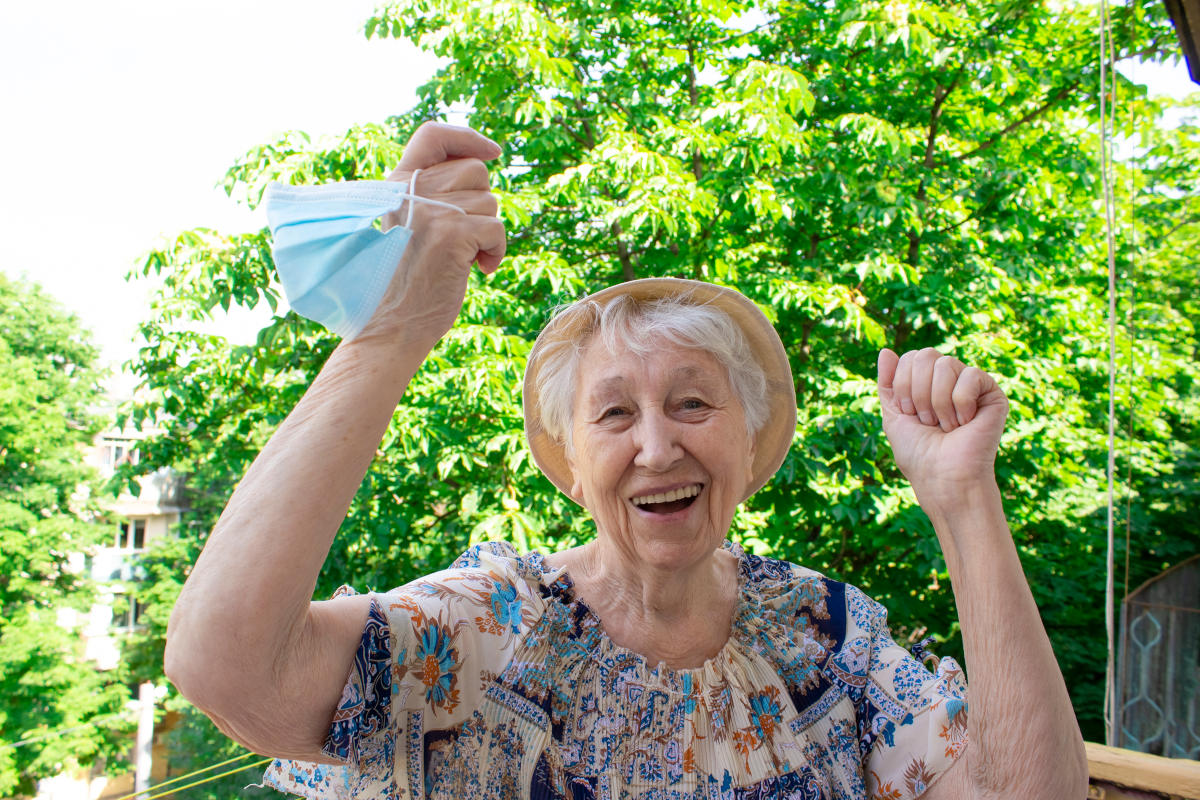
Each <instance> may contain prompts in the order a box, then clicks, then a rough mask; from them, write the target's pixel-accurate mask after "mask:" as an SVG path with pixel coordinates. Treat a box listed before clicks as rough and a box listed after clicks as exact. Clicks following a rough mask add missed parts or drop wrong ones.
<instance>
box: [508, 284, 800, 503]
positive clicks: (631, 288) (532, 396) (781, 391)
mask: <svg viewBox="0 0 1200 800" xmlns="http://www.w3.org/2000/svg"><path fill="white" fill-rule="evenodd" d="M681 294H688V295H689V296H690V297H691V298H692V299H693V300H694V301H695V303H696V304H697V305H702V304H709V305H713V306H716V307H717V308H719V309H720V310H721V311H724V312H725V313H726V314H728V315H729V317H730V318H731V319H732V320H733V321H734V322H736V323H737V325H738V327H739V328H741V330H742V334H743V335H744V336H745V337H746V341H747V343H748V344H749V346H750V350H751V352H753V354H754V358H755V360H757V361H758V363H759V364H760V365H761V366H762V368H763V371H764V372H765V373H766V377H767V400H768V409H769V410H768V412H767V420H766V422H765V423H764V424H763V427H762V430H760V431H759V432H758V436H757V438H756V440H755V442H756V445H755V456H754V469H753V475H752V477H751V480H750V485H749V486H747V488H746V494H745V496H743V497H742V498H741V499H742V500H745V499H746V498H747V497H749V496H750V495H752V494H754V493H755V492H757V491H758V490H759V489H761V488H762V487H763V485H764V484H766V482H767V481H768V480H770V479H771V476H772V475H774V474H775V471H776V470H778V469H779V466H780V465H781V464H782V463H783V459H784V456H786V455H787V451H788V448H789V447H790V446H791V444H792V435H793V433H795V430H796V387H795V385H794V384H793V383H792V370H791V366H790V365H789V364H788V359H787V354H786V353H785V352H784V349H783V342H781V341H780V339H779V334H778V333H776V332H775V328H774V327H773V326H772V325H771V323H770V321H768V320H767V318H766V316H765V315H764V314H763V313H762V311H760V310H759V308H758V306H756V305H754V303H753V302H752V301H751V300H750V299H749V298H747V297H746V296H745V295H743V294H741V293H739V292H736V291H734V290H732V289H726V288H725V287H722V286H717V285H715V284H711V283H704V282H703V281H688V280H681V279H679V278H645V279H643V280H637V281H629V282H627V283H620V284H617V285H616V286H610V287H608V288H607V289H601V290H600V291H598V292H596V293H594V294H591V295H588V296H587V297H586V298H584V299H585V300H593V301H595V302H597V303H599V304H600V305H601V306H604V305H607V304H608V303H609V302H611V301H612V300H613V298H615V297H618V296H621V295H629V296H630V297H632V298H633V299H635V300H640V301H646V300H657V299H659V298H663V297H674V296H676V295H681ZM565 324H566V323H565V322H564V321H563V319H562V318H561V317H558V318H556V319H554V320H552V321H551V322H550V324H549V325H547V326H546V327H545V328H544V329H543V330H542V332H541V334H539V335H538V338H537V341H536V342H534V345H533V349H532V350H531V351H530V353H529V362H528V364H527V366H526V367H525V382H524V386H523V388H522V392H521V394H522V398H523V405H524V410H525V438H526V439H527V440H528V442H529V449H530V450H531V451H532V452H533V460H534V462H536V463H537V465H538V467H540V468H541V470H542V472H544V473H545V474H546V477H547V478H549V479H550V480H551V482H553V483H554V485H555V486H557V487H558V488H559V489H561V490H562V492H563V493H564V494H565V495H567V496H568V497H570V496H571V484H572V478H571V470H570V468H569V467H568V466H567V455H566V450H565V448H564V446H563V445H562V444H561V443H560V442H557V441H555V440H554V439H553V437H551V436H550V435H549V434H548V433H546V431H545V429H544V428H543V427H542V415H541V407H540V404H539V402H538V396H537V376H538V371H539V367H540V366H541V365H540V363H539V361H540V359H539V358H538V355H539V352H540V350H541V348H542V346H543V345H544V344H545V343H546V342H548V341H551V340H554V339H562V338H570V336H571V333H570V332H569V331H566V330H564V329H563V326H564V325H565Z"/></svg>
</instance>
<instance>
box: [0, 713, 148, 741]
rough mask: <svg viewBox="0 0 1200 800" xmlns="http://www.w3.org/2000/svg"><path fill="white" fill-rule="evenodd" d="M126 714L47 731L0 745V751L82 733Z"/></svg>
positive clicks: (110, 715) (108, 716) (111, 715)
mask: <svg viewBox="0 0 1200 800" xmlns="http://www.w3.org/2000/svg"><path fill="white" fill-rule="evenodd" d="M128 713H129V712H127V711H119V712H117V713H115V714H108V715H106V716H103V717H96V718H95V719H93V720H92V721H90V722H85V723H84V724H83V725H76V726H74V727H73V728H60V729H58V730H56V731H48V732H46V733H42V734H39V735H37V736H30V737H28V738H25V739H21V740H19V741H16V742H8V743H5V744H0V750H13V749H16V748H18V747H24V746H25V745H27V744H33V743H34V742H40V741H42V740H44V739H53V738H54V737H55V736H63V735H64V734H68V733H74V732H75V731H82V730H87V729H88V728H94V727H96V726H97V725H99V724H100V723H101V722H106V721H108V720H110V719H116V718H118V717H127V716H128ZM130 721H131V722H132V720H130Z"/></svg>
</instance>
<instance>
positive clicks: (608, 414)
mask: <svg viewBox="0 0 1200 800" xmlns="http://www.w3.org/2000/svg"><path fill="white" fill-rule="evenodd" d="M628 413H629V412H628V411H626V410H625V409H624V408H621V407H620V406H613V407H612V408H606V409H604V411H603V412H602V413H601V414H600V419H612V418H614V417H623V416H625V415H626V414H628Z"/></svg>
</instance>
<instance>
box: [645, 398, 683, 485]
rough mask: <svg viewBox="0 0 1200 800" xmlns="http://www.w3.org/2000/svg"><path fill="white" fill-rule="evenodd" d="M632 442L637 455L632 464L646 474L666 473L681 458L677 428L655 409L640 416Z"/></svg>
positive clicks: (681, 452) (681, 450)
mask: <svg viewBox="0 0 1200 800" xmlns="http://www.w3.org/2000/svg"><path fill="white" fill-rule="evenodd" d="M634 441H635V444H636V446H637V455H636V456H635V457H634V460H633V463H634V464H635V465H637V466H638V467H640V468H642V469H644V470H646V471H648V472H666V471H667V470H669V469H670V468H671V467H673V466H675V464H676V463H678V462H679V460H680V459H681V458H682V457H683V447H682V445H681V443H680V441H679V431H678V426H677V425H676V423H675V422H674V421H673V420H671V419H670V418H669V417H668V416H666V415H665V414H663V413H662V411H660V410H657V409H655V410H652V411H647V412H645V413H643V414H641V415H640V418H639V419H638V421H637V423H636V425H635V430H634Z"/></svg>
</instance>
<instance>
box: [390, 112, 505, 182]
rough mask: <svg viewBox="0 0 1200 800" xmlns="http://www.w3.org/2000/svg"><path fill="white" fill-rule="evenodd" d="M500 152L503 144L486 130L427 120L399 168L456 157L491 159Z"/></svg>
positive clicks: (424, 165)
mask: <svg viewBox="0 0 1200 800" xmlns="http://www.w3.org/2000/svg"><path fill="white" fill-rule="evenodd" d="M499 155H500V145H498V144H496V143H495V142H493V141H492V140H491V139H489V138H487V137H486V136H484V135H483V134H482V133H478V132H476V131H473V130H471V129H470V128H462V127H459V126H458V125H447V124H446V123H444V122H426V123H425V124H424V125H422V126H421V127H419V128H417V132H416V133H414V134H413V136H412V138H411V139H409V140H408V144H407V145H406V146H405V148H404V156H403V157H402V158H401V159H400V166H399V167H397V168H396V171H397V172H400V171H406V172H412V171H413V170H417V169H428V168H429V167H432V166H434V165H435V164H441V163H442V162H443V161H449V160H450V159H452V158H478V159H479V160H480V161H491V160H492V159H493V158H496V157H497V156H499Z"/></svg>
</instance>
